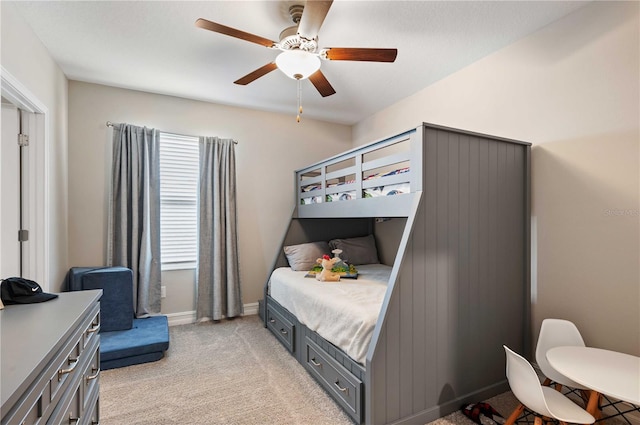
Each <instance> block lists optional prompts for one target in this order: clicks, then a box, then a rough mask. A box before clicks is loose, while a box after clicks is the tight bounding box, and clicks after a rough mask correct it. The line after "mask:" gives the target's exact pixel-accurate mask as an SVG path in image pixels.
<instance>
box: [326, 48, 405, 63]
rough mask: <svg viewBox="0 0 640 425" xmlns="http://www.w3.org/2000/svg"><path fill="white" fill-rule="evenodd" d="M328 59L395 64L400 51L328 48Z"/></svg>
mask: <svg viewBox="0 0 640 425" xmlns="http://www.w3.org/2000/svg"><path fill="white" fill-rule="evenodd" d="M325 50H326V57H327V59H329V60H332V61H368V62H394V61H395V60H396V56H398V49H369V48H357V47H327V48H326V49H325Z"/></svg>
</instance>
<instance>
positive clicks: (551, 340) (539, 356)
mask: <svg viewBox="0 0 640 425" xmlns="http://www.w3.org/2000/svg"><path fill="white" fill-rule="evenodd" d="M584 345H585V344H584V340H583V339H582V335H580V331H579V330H578V328H577V327H576V325H574V324H573V323H572V322H570V321H568V320H562V319H544V320H543V321H542V325H541V326H540V335H538V343H537V345H536V363H538V366H539V367H540V370H541V371H542V373H543V374H544V376H546V377H547V379H546V380H545V381H544V384H543V385H550V384H551V383H552V382H555V384H556V386H555V387H556V389H557V390H558V391H560V389H561V386H562V385H564V386H566V387H570V388H574V389H579V390H587V388H585V387H584V386H582V385H580V384H578V383H577V382H574V381H572V380H571V379H569V378H567V377H566V376H564V375H562V374H560V373H559V372H558V371H556V370H555V369H554V368H553V367H552V366H551V364H549V361H548V360H547V351H549V350H550V349H551V348H553V347H561V346H577V347H584Z"/></svg>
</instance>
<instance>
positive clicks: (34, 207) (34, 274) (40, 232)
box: [0, 66, 50, 291]
mask: <svg viewBox="0 0 640 425" xmlns="http://www.w3.org/2000/svg"><path fill="white" fill-rule="evenodd" d="M0 68H1V74H0V83H1V84H0V91H1V92H2V97H4V98H5V99H6V100H8V101H9V102H11V103H12V104H14V105H15V106H17V107H18V108H20V109H22V110H23V111H28V112H31V113H33V114H34V115H33V117H34V118H35V119H33V120H29V123H28V124H29V133H28V134H29V148H30V149H27V151H28V161H29V170H28V182H27V184H28V193H29V198H28V200H27V201H28V203H29V208H28V216H27V217H26V228H27V229H28V230H29V242H30V243H29V252H28V258H29V264H27V265H26V267H25V268H24V269H23V273H24V276H25V277H27V278H29V279H32V280H35V281H36V282H38V283H39V284H40V286H42V288H43V290H45V291H47V290H49V286H50V285H49V280H50V276H49V268H50V264H49V253H50V250H49V225H50V223H49V208H50V204H49V202H50V200H49V192H50V190H49V187H48V183H49V182H48V180H49V179H48V176H49V144H50V142H49V128H50V127H49V119H50V116H49V109H48V108H47V107H46V106H45V105H44V103H42V102H41V101H40V99H38V97H37V96H35V95H34V94H33V93H31V91H30V90H29V89H27V88H26V87H25V86H24V85H23V84H22V83H20V81H18V79H17V78H15V77H14V76H13V75H11V73H10V72H8V71H7V70H6V69H5V68H4V67H2V66H0ZM1 205H2V199H1V197H0V208H1ZM0 261H1V260H0Z"/></svg>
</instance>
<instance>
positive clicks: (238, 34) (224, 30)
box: [196, 18, 276, 47]
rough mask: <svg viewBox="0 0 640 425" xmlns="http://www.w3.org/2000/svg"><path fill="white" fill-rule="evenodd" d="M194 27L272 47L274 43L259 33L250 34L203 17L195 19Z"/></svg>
mask: <svg viewBox="0 0 640 425" xmlns="http://www.w3.org/2000/svg"><path fill="white" fill-rule="evenodd" d="M196 27H198V28H202V29H205V30H209V31H213V32H217V33H220V34H224V35H228V36H231V37H235V38H239V39H241V40H245V41H250V42H251V43H256V44H260V45H261V46H265V47H272V46H273V45H274V44H276V42H275V41H272V40H269V39H268V38H264V37H260V36H259V35H255V34H250V33H248V32H244V31H240V30H237V29H235V28H231V27H227V26H225V25H222V24H217V23H215V22H211V21H207V20H206V19H203V18H199V19H198V20H197V21H196Z"/></svg>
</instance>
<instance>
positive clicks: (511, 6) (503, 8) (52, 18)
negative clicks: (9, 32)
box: [3, 0, 586, 124]
mask: <svg viewBox="0 0 640 425" xmlns="http://www.w3.org/2000/svg"><path fill="white" fill-rule="evenodd" d="M3 2H4V0H3ZM296 3H297V4H300V3H302V2H301V1H239V0H238V1H203V2H191V1H163V2H157V1H82V2H77V1H41V2H38V1H19V2H15V3H14V4H15V5H16V7H17V8H18V10H19V11H20V12H21V13H22V15H23V16H24V17H25V20H26V21H27V23H28V24H29V25H30V26H31V27H32V28H33V30H34V31H35V33H36V34H37V35H38V37H39V38H40V39H41V40H42V42H43V44H44V45H45V46H46V48H47V49H48V50H49V51H50V52H51V55H52V56H53V58H54V59H55V60H56V62H58V64H59V65H60V67H61V68H62V70H63V71H64V73H65V74H66V75H67V77H68V78H69V79H71V80H79V81H87V82H92V83H99V84H106V85H110V86H116V87H123V88H128V89H136V90H142V91H147V92H153V93H161V94H167V95H173V96H179V97H185V98H190V99H197V100H203V101H209V102H214V103H219V104H225V105H235V106H240V107H246V108H254V109H259V110H267V111H275V112H284V113H289V114H291V115H292V116H293V115H295V113H296V90H297V88H296V82H295V81H294V80H291V79H289V78H288V77H286V76H285V75H284V74H282V73H281V72H280V71H279V70H275V71H273V72H271V73H269V74H267V75H265V76H264V77H262V78H259V79H258V80H256V81H254V82H253V83H251V84H249V85H247V86H239V85H235V84H233V81H235V80H236V79H238V78H240V77H242V76H244V75H246V74H248V73H249V72H251V71H253V70H255V69H257V68H259V67H261V66H262V65H265V64H267V63H268V62H271V61H273V60H274V58H275V57H276V56H277V53H278V51H277V50H270V49H267V48H264V47H262V46H259V45H257V44H254V43H250V42H247V41H243V40H239V39H236V38H232V37H229V36H225V35H221V34H217V33H213V32H210V31H206V30H203V29H199V28H196V27H195V26H194V22H195V21H196V19H197V18H200V17H202V18H205V19H208V20H210V21H214V22H217V23H221V24H223V25H226V26H230V27H234V28H237V29H240V30H243V31H246V32H249V33H252V34H256V35H259V36H262V37H265V38H268V39H271V40H275V41H278V35H279V34H280V31H281V30H283V29H284V28H286V27H288V26H291V25H292V22H291V21H290V18H289V16H288V13H287V10H288V7H289V5H291V4H296ZM585 4H586V2H576V1H491V2H490V1H466V2H462V1H444V2H436V1H341V0H336V1H334V3H333V5H332V7H331V9H330V10H329V13H328V15H327V17H326V20H325V21H324V24H323V26H322V28H321V30H320V33H319V46H320V47H378V48H383V47H384V48H388V47H395V48H397V49H398V57H397V59H396V61H395V63H373V62H346V61H334V62H330V61H323V62H322V68H321V69H322V72H323V73H324V75H325V76H326V77H327V79H328V80H329V82H330V83H331V85H332V86H333V87H334V89H335V90H336V92H337V93H336V94H334V95H333V96H330V97H326V98H322V97H321V96H320V95H319V94H318V92H317V91H316V90H315V88H314V87H313V85H312V84H311V83H310V82H309V81H303V84H302V87H303V89H302V103H303V106H304V115H303V117H305V116H306V117H312V118H315V119H320V120H325V121H330V122H336V123H343V124H353V123H355V122H358V121H359V120H361V119H363V118H365V117H367V116H369V115H371V114H373V113H375V112H377V111H379V110H381V109H383V108H385V107H387V106H389V105H391V104H393V103H395V102H397V101H398V100H400V99H402V98H405V97H407V96H409V95H411V94H412V93H415V92H416V91H418V90H420V89H422V88H424V87H426V86H428V85H430V84H432V83H434V82H436V81H438V80H440V79H442V78H444V77H446V76H447V75H450V74H451V73H453V72H455V71H457V70H459V69H461V68H463V67H465V66H467V65H469V64H470V63H472V62H474V61H477V60H478V59H480V58H482V57H484V56H487V55H488V54H491V53H492V52H494V51H496V50H498V49H500V48H502V47H504V46H507V45H509V44H511V43H513V42H515V41H516V40H518V39H520V38H522V37H525V36H526V35H528V34H530V33H532V32H534V31H536V30H538V29H540V28H542V27H543V26H545V25H547V24H549V23H551V22H552V21H555V20H557V19H559V18H561V17H562V16H565V15H567V14H569V13H571V12H572V11H574V10H576V9H578V8H580V7H582V6H584V5H585Z"/></svg>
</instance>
